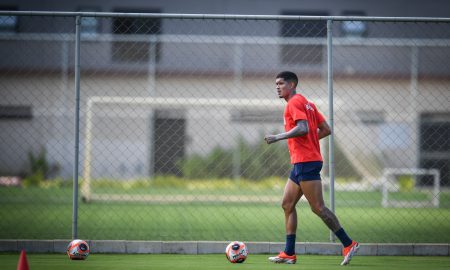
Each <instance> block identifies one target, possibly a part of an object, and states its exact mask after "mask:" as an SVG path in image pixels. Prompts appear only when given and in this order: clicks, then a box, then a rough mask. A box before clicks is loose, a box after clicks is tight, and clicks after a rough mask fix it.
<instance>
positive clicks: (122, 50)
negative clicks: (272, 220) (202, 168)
mask: <svg viewBox="0 0 450 270" xmlns="http://www.w3.org/2000/svg"><path fill="white" fill-rule="evenodd" d="M406 6H407V7H408V8H405V7H406ZM0 10H24V11H31V10H45V11H93V12H125V13H129V12H133V13H187V14H196V13H200V14H249V15H256V14H258V15H270V14H272V15H316V16H406V17H413V16H420V17H450V8H449V4H448V3H447V1H433V2H432V3H428V2H424V1H382V2H380V1H378V2H376V3H375V2H372V1H250V0H247V1H242V0H241V1H207V0H205V1H181V0H180V1H151V4H149V2H148V1H127V3H126V4H124V2H123V1H45V5H42V4H39V3H38V2H36V1H0ZM74 25H75V22H74V20H73V18H70V17H37V16H0V59H2V61H0V129H1V130H2V132H1V134H0V151H1V153H2V154H1V156H0V174H8V175H9V174H21V173H23V172H24V171H26V170H27V167H28V153H29V152H31V153H37V152H39V151H40V149H42V148H44V149H46V151H47V156H48V159H49V160H50V162H51V163H52V164H58V167H59V168H60V169H59V170H58V173H57V176H62V177H70V176H71V173H72V171H73V161H72V160H73V145H74V135H73V133H74V125H73V115H74V104H75V101H74V91H73V88H74V81H73V77H74V74H73V71H74V35H73V34H74V29H75V28H74ZM449 28H450V27H449V24H432V23H431V24H422V23H416V24H414V23H408V24H406V23H383V22H378V23H373V22H366V21H351V22H350V21H348V22H335V23H334V24H333V33H334V34H333V36H334V47H333V51H334V55H333V61H334V75H335V81H334V89H335V102H336V111H335V121H336V122H335V123H336V124H335V127H336V140H337V143H338V144H339V145H340V146H341V149H342V151H343V152H344V154H345V156H346V157H347V158H348V160H349V161H350V163H351V165H352V166H353V167H354V168H355V170H356V171H357V172H358V175H359V176H360V177H362V178H365V179H370V178H377V177H378V176H379V175H380V174H381V172H382V169H383V168H386V167H408V168H411V167H426V168H428V167H430V168H432V167H438V168H440V169H441V174H442V181H443V183H444V184H449V183H450V172H449V171H450V165H449V163H450V162H449V157H450V153H449V152H450V148H449V142H448V138H449V137H450V133H449V132H450V131H449V130H450V124H449V123H450V120H449V118H450V112H449V104H448V100H449V95H450V94H449V93H450V89H449V87H448V85H449V82H450V69H448V66H447V63H448V62H449V61H450V44H449V40H450V31H448V30H449ZM326 34H327V31H326V22H325V21H273V20H269V21H259V20H246V21H239V20H235V21H224V20H203V21H202V20H180V19H164V18H163V19H161V18H130V17H114V18H111V17H86V18H83V19H82V20H81V37H82V43H81V44H82V45H81V71H82V73H81V128H82V133H81V134H80V135H81V137H80V139H81V146H82V148H81V154H82V158H83V157H84V151H85V147H86V145H87V144H86V135H87V134H86V132H87V131H86V130H87V129H86V128H85V127H86V126H87V125H88V124H87V123H88V122H89V121H91V122H92V124H93V128H92V129H91V130H90V132H92V134H93V135H92V136H93V139H92V141H90V144H89V145H91V146H90V147H92V149H91V151H92V155H93V156H94V159H93V160H92V164H91V165H90V166H91V168H92V175H93V176H94V177H117V178H120V177H123V178H133V177H141V176H148V175H153V174H155V173H171V174H178V173H179V169H178V168H177V161H178V160H180V159H182V158H184V157H185V156H189V155H192V154H204V155H205V154H207V153H209V152H210V151H212V150H213V149H214V148H215V147H217V146H219V147H223V148H232V147H233V146H234V145H235V144H236V142H237V138H238V137H239V136H243V137H245V138H252V139H250V142H249V143H256V142H257V141H258V140H259V139H260V137H261V136H260V134H261V133H264V132H270V131H272V130H280V129H281V128H282V126H281V123H280V121H281V114H282V108H283V104H282V103H280V104H278V107H277V105H274V106H273V108H271V109H268V110H267V109H266V110H264V109H261V108H259V107H258V106H257V104H253V105H249V106H248V107H247V108H242V109H239V110H231V111H230V110H228V109H227V108H226V106H225V107H220V108H217V111H215V113H214V114H213V115H210V113H209V112H210V111H209V110H208V109H205V108H204V107H201V106H199V107H189V108H187V107H186V106H185V105H183V102H186V103H189V99H200V98H206V99H220V100H227V99H232V98H241V99H255V100H270V99H274V103H276V102H277V100H276V95H275V90H274V87H273V77H274V75H275V74H276V73H277V72H278V71H280V70H284V69H290V70H293V71H295V72H297V73H298V74H299V75H300V78H301V84H300V89H301V91H302V92H304V93H305V94H306V95H307V96H309V97H311V98H312V99H313V100H316V101H317V102H318V105H319V107H320V109H321V110H323V111H324V112H325V114H327V113H328V105H327V101H328V91H327V85H326V73H325V71H326V63H327V61H326V57H327V55H326V47H325V44H326V43H325V41H326ZM94 96H96V97H105V98H104V99H105V100H106V99H107V97H115V96H119V97H152V98H154V97H158V98H166V99H170V98H177V99H179V102H180V103H179V104H178V105H176V106H173V107H167V106H166V107H164V106H160V107H158V108H156V109H155V108H151V109H148V108H149V107H148V106H142V104H141V105H138V104H137V103H133V102H130V103H128V104H122V105H120V106H117V105H116V104H114V103H101V102H99V103H95V104H94V107H92V108H91V109H92V110H96V111H94V114H93V115H94V118H93V119H87V118H86V113H87V110H88V109H89V107H88V106H87V104H88V102H89V100H91V99H92V97H94ZM99 99H100V100H101V98H99ZM118 108H120V110H119V112H118ZM137 112H139V113H137ZM278 115H279V117H277V116H278ZM219 123H220V128H218V127H217V126H218V125H219ZM224 132H225V133H226V134H228V135H227V136H224ZM199 133H201V134H203V135H202V136H199V135H198V134H199ZM168 134H170V136H169V135H168ZM229 134H232V135H229ZM429 138H436V141H437V142H438V143H437V144H434V143H433V142H434V141H430V140H429ZM174 141H175V142H176V143H175V145H176V146H177V147H176V148H174V147H171V146H172V145H173V144H174ZM55 176H56V175H55Z"/></svg>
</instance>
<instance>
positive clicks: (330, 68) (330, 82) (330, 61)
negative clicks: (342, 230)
mask: <svg viewBox="0 0 450 270" xmlns="http://www.w3.org/2000/svg"><path fill="white" fill-rule="evenodd" d="M332 26H333V21H332V20H327V84H328V113H329V116H328V117H329V120H330V129H331V135H330V137H329V151H328V155H329V158H328V166H329V169H328V174H329V178H330V208H331V209H330V210H331V212H333V213H334V212H335V204H334V112H333V55H332V52H333V50H332V49H333V47H332V46H333V40H332V38H333V29H332ZM335 240H336V238H335V235H334V232H332V231H331V230H330V241H331V242H334V241H335Z"/></svg>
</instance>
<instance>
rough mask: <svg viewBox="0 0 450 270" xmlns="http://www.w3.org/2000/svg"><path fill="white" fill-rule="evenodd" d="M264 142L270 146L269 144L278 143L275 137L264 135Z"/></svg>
mask: <svg viewBox="0 0 450 270" xmlns="http://www.w3.org/2000/svg"><path fill="white" fill-rule="evenodd" d="M264 140H265V141H266V143H267V144H271V143H274V142H277V141H279V139H278V136H277V135H266V136H265V137H264Z"/></svg>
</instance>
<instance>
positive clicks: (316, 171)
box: [289, 161, 323, 185]
mask: <svg viewBox="0 0 450 270" xmlns="http://www.w3.org/2000/svg"><path fill="white" fill-rule="evenodd" d="M322 165H323V162H322V161H310V162H299V163H295V164H294V167H293V168H292V171H291V174H290V175H289V179H291V180H292V181H294V182H295V183H296V184H297V185H300V182H301V181H311V180H321V178H320V171H321V170H322Z"/></svg>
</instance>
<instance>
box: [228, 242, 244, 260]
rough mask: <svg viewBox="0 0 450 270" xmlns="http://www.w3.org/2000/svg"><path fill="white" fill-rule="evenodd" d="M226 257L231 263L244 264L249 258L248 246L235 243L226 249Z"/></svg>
mask: <svg viewBox="0 0 450 270" xmlns="http://www.w3.org/2000/svg"><path fill="white" fill-rule="evenodd" d="M225 255H226V256H227V259H228V261H230V262H231V263H243V262H244V261H245V259H247V256H248V250H247V246H246V245H245V244H244V243H243V242H239V241H233V242H231V243H230V244H228V246H227V248H226V249H225Z"/></svg>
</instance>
